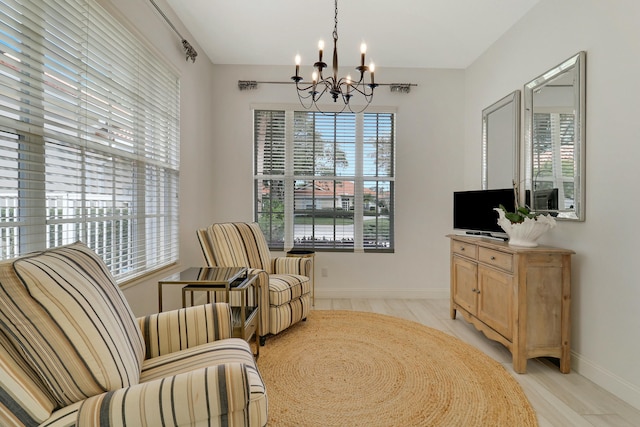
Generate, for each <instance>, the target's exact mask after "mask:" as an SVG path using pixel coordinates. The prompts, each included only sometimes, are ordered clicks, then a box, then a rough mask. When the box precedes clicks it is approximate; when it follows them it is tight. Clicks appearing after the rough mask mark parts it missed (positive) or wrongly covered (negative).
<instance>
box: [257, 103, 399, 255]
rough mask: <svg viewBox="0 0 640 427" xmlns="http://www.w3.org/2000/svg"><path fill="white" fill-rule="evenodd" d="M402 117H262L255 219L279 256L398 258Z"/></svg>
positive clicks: (259, 121)
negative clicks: (376, 254)
mask: <svg viewBox="0 0 640 427" xmlns="http://www.w3.org/2000/svg"><path fill="white" fill-rule="evenodd" d="M394 126H395V115H394V114H393V113H359V114H355V113H339V114H337V113H336V114H322V113H317V112H309V111H289V110H278V111H274V110H271V111H268V110H255V112H254V143H255V162H256V163H255V202H256V206H255V213H256V221H258V223H259V224H260V226H261V228H262V230H263V232H264V233H265V235H266V236H267V240H268V241H269V245H270V247H271V248H272V249H289V248H292V247H296V248H310V249H314V250H348V251H363V250H364V251H392V250H393V249H394V246H393V242H394V240H393V212H394V204H393V201H394V197H393V191H394V179H395V178H394V154H395V153H394V150H395V127H394Z"/></svg>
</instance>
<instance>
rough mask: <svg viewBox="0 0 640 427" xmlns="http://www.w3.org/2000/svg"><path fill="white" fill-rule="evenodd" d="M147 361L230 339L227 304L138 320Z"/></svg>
mask: <svg viewBox="0 0 640 427" xmlns="http://www.w3.org/2000/svg"><path fill="white" fill-rule="evenodd" d="M138 325H139V326H140V331H141V332H142V336H143V337H144V342H145V345H146V350H147V351H146V358H147V359H150V358H152V357H158V356H161V355H163V354H169V353H173V352H176V351H179V350H184V349H186V348H191V347H195V346H197V345H201V344H206V343H209V342H213V341H217V340H221V339H225V338H230V337H231V308H230V307H229V305H228V304H226V303H215V304H205V305H197V306H193V307H187V308H181V309H179V310H171V311H164V312H162V313H158V314H151V315H149V316H145V317H140V318H138Z"/></svg>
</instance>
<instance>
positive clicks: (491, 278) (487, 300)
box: [477, 266, 515, 340]
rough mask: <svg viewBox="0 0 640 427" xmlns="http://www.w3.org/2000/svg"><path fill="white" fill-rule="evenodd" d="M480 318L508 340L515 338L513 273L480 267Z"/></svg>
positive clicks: (478, 315)
mask: <svg viewBox="0 0 640 427" xmlns="http://www.w3.org/2000/svg"><path fill="white" fill-rule="evenodd" d="M478 290H479V291H480V292H479V293H478V314H477V317H478V319H480V320H482V321H483V322H484V323H486V324H487V325H489V326H490V327H491V328H493V329H494V330H495V331H496V332H498V333H499V334H500V335H502V336H503V337H505V338H507V339H508V340H512V339H513V324H514V305H515V301H514V295H515V292H514V280H513V276H512V275H511V274H507V273H505V272H502V271H499V270H494V269H491V268H487V267H484V266H480V267H479V268H478Z"/></svg>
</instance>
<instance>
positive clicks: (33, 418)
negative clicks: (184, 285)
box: [0, 243, 267, 427]
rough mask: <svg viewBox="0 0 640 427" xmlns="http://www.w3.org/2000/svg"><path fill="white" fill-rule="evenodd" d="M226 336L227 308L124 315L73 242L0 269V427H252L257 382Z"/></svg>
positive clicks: (261, 404)
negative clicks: (135, 316)
mask: <svg viewBox="0 0 640 427" xmlns="http://www.w3.org/2000/svg"><path fill="white" fill-rule="evenodd" d="M230 336H231V310H230V307H229V306H228V304H207V305H201V306H196V307H190V308H188V309H182V310H176V311H173V312H165V313H160V314H155V315H150V316H147V317H145V318H140V319H135V318H134V317H133V314H132V312H131V310H130V308H129V306H128V304H127V302H126V299H125V297H124V295H123V294H122V293H121V291H120V289H119V288H118V286H117V285H116V283H115V282H114V281H113V278H112V276H111V275H110V273H109V271H108V270H107V267H106V265H105V264H104V262H103V261H102V260H101V259H100V258H99V257H98V256H97V255H96V254H95V253H94V252H93V251H91V250H90V249H89V248H88V247H86V246H85V245H84V244H82V243H76V244H73V245H68V246H64V247H60V248H56V249H52V250H48V251H44V252H41V253H37V254H32V255H28V256H24V257H21V258H18V259H16V260H11V261H5V262H0V426H2V427H5V426H7V427H8V426H38V425H39V426H41V427H45V426H46V427H66V426H75V425H79V426H80V425H84V426H98V425H110V426H111V425H114V426H115V425H122V426H124V425H128V426H137V425H150V426H151V425H167V426H182V425H185V426H187V425H189V426H195V425H212V426H218V425H221V426H222V425H228V426H237V425H241V426H254V425H255V426H264V425H266V422H267V397H266V391H265V388H264V383H263V382H262V378H261V377H260V374H259V372H258V369H257V367H256V364H255V361H254V359H253V354H252V352H251V349H250V347H249V344H248V343H247V342H245V341H243V340H239V339H230V338H229V337H230ZM145 355H146V359H145ZM98 420H99V421H100V422H98ZM145 423H146V424H145Z"/></svg>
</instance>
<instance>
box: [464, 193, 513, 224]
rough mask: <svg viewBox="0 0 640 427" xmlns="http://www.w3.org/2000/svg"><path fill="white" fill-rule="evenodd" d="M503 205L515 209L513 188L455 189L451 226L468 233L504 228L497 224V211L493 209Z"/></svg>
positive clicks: (510, 209)
mask: <svg viewBox="0 0 640 427" xmlns="http://www.w3.org/2000/svg"><path fill="white" fill-rule="evenodd" d="M500 205H503V206H504V207H505V208H506V209H507V210H509V211H513V210H515V201H514V197H513V188H502V189H497V190H474V191H455V192H454V193H453V228H454V229H456V230H460V231H466V232H467V233H468V234H483V235H492V234H493V233H500V235H504V230H503V229H502V228H501V227H500V226H499V225H498V222H497V221H498V213H497V212H496V211H494V210H493V208H497V207H498V206H500Z"/></svg>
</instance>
